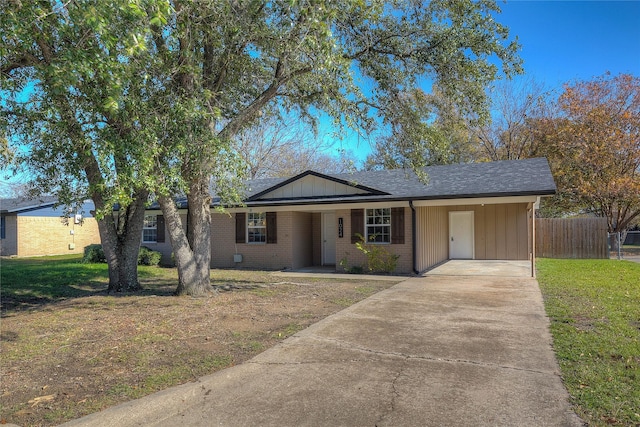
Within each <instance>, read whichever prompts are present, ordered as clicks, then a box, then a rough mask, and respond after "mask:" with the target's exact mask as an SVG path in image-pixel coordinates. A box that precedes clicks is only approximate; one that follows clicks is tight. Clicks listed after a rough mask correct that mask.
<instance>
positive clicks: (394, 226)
mask: <svg viewBox="0 0 640 427" xmlns="http://www.w3.org/2000/svg"><path fill="white" fill-rule="evenodd" d="M391 243H392V244H394V245H404V208H391Z"/></svg>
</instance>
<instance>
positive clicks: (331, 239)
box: [322, 212, 336, 265]
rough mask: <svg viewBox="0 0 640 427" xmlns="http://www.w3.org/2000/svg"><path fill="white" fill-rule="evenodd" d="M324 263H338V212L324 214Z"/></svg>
mask: <svg viewBox="0 0 640 427" xmlns="http://www.w3.org/2000/svg"><path fill="white" fill-rule="evenodd" d="M322 265H336V214H335V213H333V212H324V213H323V214H322Z"/></svg>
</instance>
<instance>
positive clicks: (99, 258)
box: [82, 244, 107, 263]
mask: <svg viewBox="0 0 640 427" xmlns="http://www.w3.org/2000/svg"><path fill="white" fill-rule="evenodd" d="M82 262H84V263H90V262H107V258H106V257H105V256H104V251H103V250H102V245H97V244H94V245H89V246H85V247H84V256H83V257H82Z"/></svg>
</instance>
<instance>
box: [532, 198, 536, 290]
mask: <svg viewBox="0 0 640 427" xmlns="http://www.w3.org/2000/svg"><path fill="white" fill-rule="evenodd" d="M531 277H533V278H534V279H535V278H536V206H535V205H534V204H532V205H531Z"/></svg>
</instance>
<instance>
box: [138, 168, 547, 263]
mask: <svg viewBox="0 0 640 427" xmlns="http://www.w3.org/2000/svg"><path fill="white" fill-rule="evenodd" d="M425 171H426V173H427V176H428V180H429V181H428V183H427V184H424V183H422V182H421V181H420V180H419V179H418V178H417V176H416V175H415V174H414V173H413V172H411V171H408V170H384V171H368V172H356V173H350V174H349V173H347V174H337V175H327V174H320V173H317V172H313V171H307V172H304V173H301V174H299V175H297V176H294V177H292V178H288V179H287V178H270V179H261V180H253V181H249V182H248V183H247V190H246V198H245V207H242V208H233V209H228V213H227V214H225V213H217V212H215V213H212V221H211V237H212V238H211V255H212V256H211V267H214V268H222V267H234V266H237V267H242V268H260V269H299V268H303V267H309V266H336V265H337V264H339V262H340V260H342V259H345V260H347V262H348V264H349V265H358V264H364V262H365V257H364V255H363V254H362V253H361V252H359V251H358V250H357V249H356V248H355V246H354V243H355V242H356V237H355V233H360V234H362V235H363V236H365V238H367V239H369V238H370V237H371V236H375V237H374V239H375V241H376V244H381V245H386V247H387V248H388V249H389V251H390V252H392V253H395V254H397V255H399V258H398V266H397V270H396V271H397V272H398V273H412V272H413V273H418V272H422V271H424V270H427V269H429V268H430V267H433V266H434V265H437V264H439V263H441V262H443V261H446V260H448V259H480V260H531V261H532V262H533V260H534V259H535V251H534V248H533V244H532V242H534V241H535V229H534V221H532V218H534V217H535V210H536V209H537V208H538V206H539V202H540V198H541V197H543V196H548V195H552V194H554V193H555V188H556V187H555V183H554V181H553V177H552V176H551V171H550V169H549V165H548V163H547V161H546V159H543V158H538V159H527V160H513V161H500V162H489V163H473V164H458V165H448V166H432V167H428V168H426V169H425ZM180 203H182V204H181V205H180ZM216 203H218V201H217V200H215V199H214V201H213V203H212V208H213V207H215V205H216ZM179 205H180V206H181V207H182V208H183V209H184V208H186V205H184V202H179ZM185 212H186V211H185ZM158 213H159V211H154V210H149V211H148V212H147V217H146V221H145V233H146V234H145V236H146V237H144V238H143V244H144V245H145V246H149V247H150V248H152V249H155V250H160V251H161V252H163V253H164V259H165V261H167V260H169V259H170V258H169V257H170V254H171V247H170V245H169V243H168V242H167V241H165V239H164V236H165V230H164V221H163V220H162V215H159V214H158Z"/></svg>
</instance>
